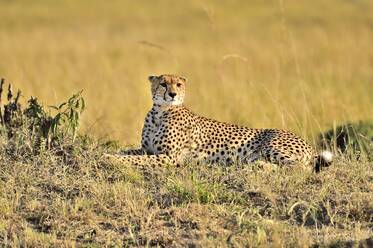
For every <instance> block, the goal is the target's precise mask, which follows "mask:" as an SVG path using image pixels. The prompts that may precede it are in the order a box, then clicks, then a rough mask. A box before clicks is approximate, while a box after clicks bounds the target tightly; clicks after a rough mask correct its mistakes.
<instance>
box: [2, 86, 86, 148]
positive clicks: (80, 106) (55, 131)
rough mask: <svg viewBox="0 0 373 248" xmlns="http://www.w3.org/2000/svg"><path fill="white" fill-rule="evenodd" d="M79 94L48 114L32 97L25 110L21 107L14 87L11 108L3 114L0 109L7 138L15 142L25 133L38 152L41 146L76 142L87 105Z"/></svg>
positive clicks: (18, 95) (53, 108)
mask: <svg viewBox="0 0 373 248" xmlns="http://www.w3.org/2000/svg"><path fill="white" fill-rule="evenodd" d="M3 85H4V79H2V80H1V85H0V101H1V93H2V91H3ZM82 92H83V91H79V92H78V93H76V94H74V95H73V96H72V97H70V98H69V99H68V100H67V101H66V102H63V103H61V104H59V105H57V106H48V109H47V110H46V109H45V108H44V106H43V105H42V104H40V103H39V102H38V99H37V98H34V97H31V98H30V99H29V100H28V101H27V106H26V108H25V109H24V110H22V106H21V104H20V103H19V97H20V95H21V92H20V91H18V93H17V96H16V98H14V99H13V93H12V87H11V85H10V84H9V87H8V97H7V99H8V104H6V105H4V114H2V109H1V107H0V117H1V118H0V119H1V123H2V125H3V126H4V127H5V130H6V132H7V133H8V137H9V138H12V137H13V136H14V135H17V133H21V132H24V131H26V132H27V133H28V135H27V136H28V137H29V139H30V140H31V143H32V144H33V148H34V149H36V150H38V149H39V148H41V144H45V145H46V147H47V148H48V149H50V148H52V147H55V146H57V145H59V144H61V143H62V142H63V141H65V140H68V139H71V140H72V141H74V140H75V138H76V135H77V130H78V127H79V123H80V116H81V114H82V112H83V111H84V109H85V101H84V98H83V96H82Z"/></svg>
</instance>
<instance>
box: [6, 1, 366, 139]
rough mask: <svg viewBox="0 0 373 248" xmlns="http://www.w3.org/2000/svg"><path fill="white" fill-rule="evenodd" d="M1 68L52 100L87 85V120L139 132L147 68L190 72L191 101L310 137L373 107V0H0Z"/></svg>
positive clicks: (212, 113) (200, 108) (116, 133)
mask: <svg viewBox="0 0 373 248" xmlns="http://www.w3.org/2000/svg"><path fill="white" fill-rule="evenodd" d="M0 10H1V17H0V77H4V78H6V79H7V80H8V82H9V81H11V82H12V83H13V84H14V86H15V88H20V89H21V90H22V93H23V96H24V98H23V101H26V100H27V99H28V98H29V97H30V96H31V95H33V96H37V97H38V98H39V100H40V101H41V102H43V103H44V104H46V105H53V104H57V103H59V102H61V101H62V100H64V99H67V98H68V97H69V96H70V95H72V94H73V93H75V92H77V91H78V90H80V89H84V96H85V99H86V102H87V109H86V112H85V114H84V116H83V123H82V128H81V132H82V133H91V134H94V135H96V136H97V137H99V138H110V139H118V140H120V142H121V144H124V145H129V144H139V142H140V135H141V128H142V123H143V119H144V116H145V115H146V113H147V111H148V110H149V109H150V107H151V98H150V90H149V83H148V81H147V77H148V75H151V74H162V73H175V74H181V75H184V76H186V77H187V78H188V79H189V83H188V91H187V100H186V105H187V106H188V107H189V108H190V109H192V110H193V111H194V112H197V113H199V114H202V115H205V116H208V117H211V118H214V119H218V120H221V121H227V122H233V123H237V124H242V125H247V126H252V127H277V128H285V129H288V130H292V131H294V132H296V133H298V134H300V135H301V136H303V137H306V138H307V139H308V140H310V141H311V142H312V140H314V138H315V137H316V136H317V134H318V133H319V132H320V131H323V130H325V129H327V128H330V127H331V126H332V125H333V123H340V122H345V121H356V120H364V119H369V118H371V117H372V116H373V46H372V44H373V14H372V13H373V2H372V1H370V0H356V1H352V0H351V1H347V0H329V1H324V0H314V1H296V0H289V1H287V0H274V1H269V0H268V1H259V0H253V1H244V0H241V1H239V0H235V1H212V0H207V1H197V0H191V1H172V0H160V1H119V0H114V1H96V0H80V1H74V0H61V1H48V0H35V1H27V0H0Z"/></svg>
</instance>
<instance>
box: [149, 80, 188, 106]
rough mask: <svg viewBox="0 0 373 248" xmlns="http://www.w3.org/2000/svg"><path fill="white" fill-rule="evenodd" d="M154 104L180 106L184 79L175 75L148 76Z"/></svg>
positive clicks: (183, 94)
mask: <svg viewBox="0 0 373 248" xmlns="http://www.w3.org/2000/svg"><path fill="white" fill-rule="evenodd" d="M149 81H150V82H151V90H152V97H153V102H154V104H159V105H181V104H182V103H183V101H184V96H185V83H186V81H187V80H186V78H184V77H180V76H176V75H160V76H149Z"/></svg>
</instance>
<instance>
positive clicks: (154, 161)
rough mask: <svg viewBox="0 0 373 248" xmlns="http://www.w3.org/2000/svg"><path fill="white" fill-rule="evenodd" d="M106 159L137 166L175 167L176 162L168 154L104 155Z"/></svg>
mask: <svg viewBox="0 0 373 248" xmlns="http://www.w3.org/2000/svg"><path fill="white" fill-rule="evenodd" d="M104 157H105V158H106V159H108V160H109V161H114V162H120V163H124V164H130V165H135V166H151V167H162V166H165V165H175V164H176V162H175V160H174V159H172V158H171V157H169V156H167V155H166V154H158V155H119V154H104Z"/></svg>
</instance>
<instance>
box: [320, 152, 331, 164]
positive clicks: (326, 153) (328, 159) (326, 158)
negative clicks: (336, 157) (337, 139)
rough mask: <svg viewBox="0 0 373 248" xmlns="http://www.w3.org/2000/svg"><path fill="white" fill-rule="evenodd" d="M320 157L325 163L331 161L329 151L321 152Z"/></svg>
mask: <svg viewBox="0 0 373 248" xmlns="http://www.w3.org/2000/svg"><path fill="white" fill-rule="evenodd" d="M320 157H322V158H323V159H324V161H325V162H327V163H330V162H332V160H333V153H331V152H329V151H322V152H321V153H320Z"/></svg>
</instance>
